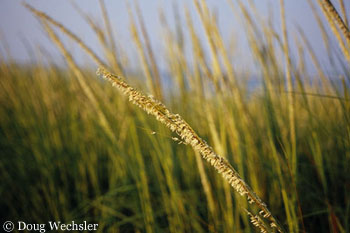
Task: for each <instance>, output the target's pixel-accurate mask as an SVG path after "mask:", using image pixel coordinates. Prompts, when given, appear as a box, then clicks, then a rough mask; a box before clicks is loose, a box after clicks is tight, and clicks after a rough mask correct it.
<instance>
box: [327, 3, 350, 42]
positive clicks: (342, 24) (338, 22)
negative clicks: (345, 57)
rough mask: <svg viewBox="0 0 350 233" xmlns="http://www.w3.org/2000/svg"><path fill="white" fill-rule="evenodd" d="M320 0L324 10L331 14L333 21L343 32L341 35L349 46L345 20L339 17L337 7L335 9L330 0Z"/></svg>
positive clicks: (349, 38)
mask: <svg viewBox="0 0 350 233" xmlns="http://www.w3.org/2000/svg"><path fill="white" fill-rule="evenodd" d="M321 2H322V4H323V7H324V8H325V10H326V11H327V12H328V14H329V15H330V16H331V18H332V20H333V21H334V22H335V24H336V25H337V26H338V27H339V29H340V31H341V32H342V33H343V36H344V37H345V39H346V42H347V44H348V46H350V31H349V28H348V27H347V26H346V24H345V22H344V21H343V19H342V18H341V17H340V15H339V13H338V12H337V9H335V7H334V5H333V4H332V2H331V1H330V0H321Z"/></svg>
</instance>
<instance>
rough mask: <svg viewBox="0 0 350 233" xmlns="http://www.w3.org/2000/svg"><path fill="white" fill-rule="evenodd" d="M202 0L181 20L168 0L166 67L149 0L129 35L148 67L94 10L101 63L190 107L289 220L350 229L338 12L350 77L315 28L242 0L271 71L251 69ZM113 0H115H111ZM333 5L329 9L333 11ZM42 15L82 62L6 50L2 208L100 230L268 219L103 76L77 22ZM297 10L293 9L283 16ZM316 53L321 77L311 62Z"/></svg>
mask: <svg viewBox="0 0 350 233" xmlns="http://www.w3.org/2000/svg"><path fill="white" fill-rule="evenodd" d="M193 2H194V6H195V8H196V9H197V12H188V11H187V10H186V9H185V8H184V9H180V10H181V11H182V12H184V13H185V14H184V16H185V17H184V18H181V19H180V18H179V19H178V21H177V22H178V27H175V29H172V27H170V26H169V25H167V22H166V17H165V16H164V14H162V10H160V17H161V19H163V22H164V25H163V26H164V28H165V30H164V34H165V36H164V39H163V40H164V41H165V43H166V44H167V47H166V51H165V53H166V54H167V56H166V57H165V58H164V60H165V62H166V64H167V66H168V71H167V72H166V75H165V74H164V72H161V71H160V70H159V67H158V64H159V63H158V60H156V59H155V57H154V55H153V54H154V51H153V50H152V46H151V45H150V43H148V42H147V41H148V40H149V35H148V34H147V30H146V26H147V25H144V24H143V20H142V13H141V11H139V10H138V8H137V7H136V8H131V9H130V12H129V14H130V16H129V17H130V18H129V20H130V32H131V35H132V38H133V43H132V42H130V44H127V45H124V46H135V47H136V48H137V52H138V58H139V59H140V69H139V70H134V69H133V70H130V69H128V64H129V62H130V61H129V62H128V57H127V55H126V54H123V53H121V52H120V51H121V50H118V48H117V47H116V43H115V40H117V38H114V37H113V36H112V33H110V30H111V27H112V26H111V22H110V21H109V19H108V17H107V15H106V14H105V13H104V14H103V15H104V16H106V17H105V18H104V19H101V20H102V21H103V22H104V26H98V27H97V23H96V22H95V21H93V20H92V19H91V18H89V17H88V15H86V18H85V19H86V20H87V22H88V23H89V24H90V25H91V27H92V29H93V30H95V32H96V36H97V37H98V38H99V41H100V43H101V47H102V48H103V51H104V58H103V59H101V60H100V61H101V63H106V64H105V65H106V66H108V67H109V68H110V69H111V70H112V71H114V72H116V73H117V74H120V75H123V76H124V77H125V78H126V79H127V80H128V82H131V83H133V85H135V86H137V87H138V88H139V89H141V90H143V91H144V92H146V93H150V94H153V95H155V96H156V97H157V98H159V99H161V100H162V101H163V102H164V103H165V104H166V105H167V106H168V107H169V108H170V109H171V110H172V111H173V112H176V113H179V114H180V115H181V116H182V117H183V118H184V119H185V120H186V121H187V122H189V123H190V125H191V126H192V127H193V128H194V129H195V130H196V131H197V132H198V133H199V135H200V136H201V137H202V138H204V139H205V140H207V141H208V143H209V144H210V145H212V146H213V148H214V150H215V151H216V152H217V153H218V154H220V155H221V156H224V157H226V158H227V159H228V160H229V161H230V162H231V164H232V165H233V166H234V167H235V168H236V169H237V170H238V172H239V173H240V174H241V176H242V177H243V178H244V180H245V181H246V182H247V183H248V184H249V185H250V186H251V187H252V188H253V190H254V191H255V192H256V193H257V194H258V195H259V196H260V197H261V198H262V199H263V200H264V201H265V202H266V203H267V204H268V206H269V208H270V210H271V212H272V213H273V214H274V216H276V217H277V218H278V219H279V221H280V222H281V224H282V225H283V227H284V228H285V229H287V230H288V231H289V232H301V231H307V232H349V231H350V226H349V222H350V196H349V189H350V180H349V179H350V178H349V175H348V171H349V169H350V168H349V166H350V124H349V117H350V101H349V100H350V99H349V91H350V90H349V81H350V80H349V78H350V75H349V71H350V69H349V61H348V60H347V54H346V51H345V52H344V50H341V48H340V47H339V45H340V44H341V42H340V41H339V42H338V43H332V42H330V41H329V40H328V39H327V38H333V37H334V36H335V34H334V33H333V32H330V31H329V30H328V29H326V28H327V27H328V26H327V25H325V23H327V22H332V21H320V29H321V31H322V32H323V33H324V34H323V36H324V37H323V38H319V39H320V40H322V41H323V43H324V46H325V47H326V48H327V49H328V52H329V54H328V55H329V56H328V57H327V58H322V59H328V60H329V61H330V62H333V63H336V66H337V67H342V68H341V69H339V70H338V73H337V74H336V75H334V73H332V74H330V73H328V72H327V70H326V69H324V67H322V62H320V61H319V58H318V57H316V56H314V52H313V51H312V48H311V46H310V44H312V41H311V42H310V41H308V39H307V38H306V37H304V36H303V33H302V31H300V33H299V34H298V35H297V36H296V39H295V40H294V41H293V42H291V41H289V40H288V38H289V37H288V36H287V37H286V36H284V35H283V34H282V33H279V32H277V31H276V29H275V28H274V27H273V26H272V25H270V24H269V21H268V20H267V21H263V20H261V21H260V20H259V17H258V16H259V13H258V11H257V9H255V7H254V4H253V3H252V2H250V3H251V4H250V5H249V6H247V5H244V4H241V2H240V1H237V2H236V1H235V2H232V3H229V4H228V7H230V6H232V9H233V12H234V13H235V14H238V15H240V17H241V20H243V21H244V22H245V23H246V33H247V38H248V43H249V46H250V49H251V51H250V52H249V53H250V56H252V57H253V58H254V62H255V65H256V67H257V70H258V71H257V72H254V73H250V72H249V70H245V72H239V71H237V70H241V69H239V68H237V69H236V67H235V66H234V65H233V64H232V62H231V57H233V56H234V55H235V54H234V50H231V49H228V46H227V45H225V44H224V42H223V41H224V40H223V38H222V37H221V33H220V31H219V29H218V26H217V22H216V18H215V11H213V10H212V9H210V8H207V5H206V2H205V1H200V2H199V1H193ZM281 2H282V3H283V1H281ZM100 6H101V9H102V11H103V10H104V9H105V8H104V7H105V6H104V3H103V1H100ZM136 6H137V5H136ZM282 6H283V5H282ZM319 6H321V5H315V12H314V13H315V16H316V17H320V18H324V17H325V16H324V15H323V14H322V12H320V11H317V10H316V7H319ZM281 9H283V7H282V8H281ZM286 10H288V9H286ZM339 12H341V10H340V11H339ZM311 13H312V12H310V14H311ZM192 14H198V15H199V17H200V19H201V23H202V27H203V29H204V33H205V34H204V35H205V36H206V37H204V38H201V39H199V35H198V32H197V30H198V29H197V28H195V27H194V26H193V23H192ZM37 17H38V19H39V20H40V22H41V23H42V25H43V26H44V29H45V30H46V31H47V32H48V36H49V38H51V39H52V41H53V43H54V44H56V45H57V46H58V47H60V45H61V47H60V50H61V52H62V53H63V56H64V58H65V61H66V62H67V64H68V68H65V67H60V66H57V65H56V64H55V62H54V61H53V60H50V58H49V57H47V56H45V54H42V53H40V51H36V52H33V56H34V57H37V62H36V63H35V64H31V65H23V64H22V65H20V64H17V63H16V62H15V61H8V60H5V59H4V55H3V56H2V60H1V63H0V151H1V157H0V158H1V159H0V184H1V186H0V194H1V200H0V209H1V210H2V211H1V214H0V215H1V217H0V218H1V219H6V220H11V221H18V220H21V221H25V222H31V223H44V222H47V221H49V220H57V221H58V220H60V221H62V222H69V221H72V220H74V221H84V220H86V221H89V222H96V223H99V232H255V231H256V229H254V227H253V226H252V224H251V223H250V222H249V219H248V216H247V214H246V212H245V208H248V203H247V202H246V201H245V200H244V199H243V198H241V197H240V196H239V195H237V194H236V193H235V192H233V190H231V188H230V187H229V185H228V184H226V183H225V182H224V180H223V179H222V178H221V177H220V176H219V175H218V174H217V173H216V172H215V171H214V170H213V169H212V168H211V167H209V166H207V164H203V162H202V160H201V158H200V157H199V155H198V154H195V153H194V152H193V151H192V150H191V148H190V147H189V146H186V145H184V144H183V143H181V140H180V139H178V138H176V137H175V135H171V133H170V132H169V130H167V129H166V128H165V127H163V126H162V125H160V124H159V123H157V122H156V121H155V120H154V119H153V118H152V117H150V116H148V115H146V114H145V113H144V112H142V111H141V110H139V109H138V108H137V107H135V106H132V105H131V104H130V103H129V102H128V101H127V100H126V99H125V98H124V97H122V96H121V95H120V94H119V93H118V91H117V90H116V89H114V88H113V87H111V86H110V84H109V83H105V82H104V81H103V80H100V79H98V78H97V77H96V75H95V74H94V68H95V67H79V66H77V65H76V63H75V60H74V59H73V58H72V57H71V55H72V54H70V53H69V52H70V51H69V50H68V49H67V48H66V47H65V45H64V43H62V39H61V38H62V37H65V36H67V33H65V32H64V28H63V27H64V26H62V27H57V24H56V25H55V21H54V20H51V21H50V18H49V19H48V18H47V17H45V16H43V15H40V14H37ZM162 17H163V18H162ZM343 17H344V16H343ZM283 18H284V14H283V11H281V23H282V26H281V27H282V28H283ZM100 23H101V22H99V24H100ZM68 26H69V25H68ZM95 26H96V27H95ZM331 26H332V25H331ZM278 31H279V30H278ZM286 31H287V32H288V28H286ZM55 33H56V34H55ZM58 33H60V34H59V36H60V37H58V36H57V34H58ZM184 34H186V35H187V36H188V38H190V39H189V40H184V39H183V35H184ZM77 36H79V35H77ZM68 38H71V39H72V38H73V41H74V40H75V39H74V37H72V35H69V34H68ZM341 39H342V36H341ZM203 40H206V43H203ZM342 41H343V43H344V46H345V48H346V49H349V46H350V45H349V44H347V42H346V41H345V39H344V40H342ZM79 43H80V45H81V44H83V43H84V42H83V41H81V42H79ZM290 43H294V44H295V45H296V46H295V47H297V48H298V50H297V51H294V52H295V53H296V54H297V56H296V57H294V56H292V55H290V54H289V47H290ZM188 50H190V52H189V54H190V55H188V54H187V53H188ZM85 51H88V53H87V55H91V53H89V50H86V49H85ZM90 52H91V51H90ZM41 59H43V60H45V64H43V63H44V62H42V60H41ZM305 60H309V62H310V61H311V62H312V63H313V65H314V66H315V67H316V70H317V75H310V74H309V72H308V69H307V67H305V63H306V62H305ZM162 62H164V61H162ZM46 63H48V64H46ZM288 77H289V78H290V80H288ZM289 81H290V83H289V84H288V82H289Z"/></svg>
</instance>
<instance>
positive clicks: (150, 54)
mask: <svg viewBox="0 0 350 233" xmlns="http://www.w3.org/2000/svg"><path fill="white" fill-rule="evenodd" d="M134 2H135V8H136V15H137V19H138V23H139V25H140V29H141V33H142V36H143V39H144V41H145V47H146V51H147V54H148V58H149V60H150V63H151V69H152V75H153V78H154V85H155V87H154V88H155V91H156V92H155V96H156V97H157V98H158V99H160V100H163V91H162V90H163V87H162V80H161V77H160V73H159V69H158V66H157V63H156V58H155V56H154V53H153V49H152V46H151V41H150V39H149V36H148V33H147V29H146V26H145V24H144V20H143V17H142V13H141V11H140V8H139V5H138V4H137V0H135V1H134Z"/></svg>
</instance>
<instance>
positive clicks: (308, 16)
mask: <svg viewBox="0 0 350 233" xmlns="http://www.w3.org/2000/svg"><path fill="white" fill-rule="evenodd" d="M26 2H28V3H29V4H31V5H32V6H34V7H35V8H37V9H39V10H41V11H44V12H46V13H47V14H48V15H50V16H51V17H53V18H54V19H56V20H58V21H59V22H61V23H62V24H64V25H65V26H67V27H68V28H69V29H70V30H71V31H73V32H75V33H76V34H77V35H79V36H80V37H81V38H83V39H84V41H85V42H86V43H87V44H88V45H89V46H90V47H92V48H93V49H94V50H95V51H100V50H101V49H100V47H99V46H98V42H97V39H96V37H95V36H94V33H93V32H92V31H91V29H90V28H89V26H88V25H87V24H86V23H85V22H84V20H83V19H82V18H81V17H80V16H79V14H77V12H76V11H75V9H74V8H73V7H72V5H71V2H70V1H68V0H31V1H26ZM126 2H127V1H126V0H105V3H106V6H107V9H108V14H109V16H110V18H111V20H112V24H113V26H114V30H115V32H116V38H117V40H118V43H120V44H122V45H123V48H125V49H126V50H127V51H130V53H132V48H133V47H134V44H133V43H132V42H131V40H130V33H129V30H128V13H127V7H126ZM129 2H132V1H129ZM138 2H139V4H140V8H141V9H142V12H143V15H144V18H145V23H146V27H147V29H148V30H149V31H150V32H151V33H150V34H151V35H152V38H151V39H152V43H153V46H154V48H155V50H156V53H157V56H162V55H163V54H162V53H161V52H160V51H162V46H163V44H162V37H161V30H160V28H161V27H160V24H159V17H158V9H159V8H160V7H162V8H164V9H165V12H166V15H167V16H169V21H170V22H172V18H173V17H172V4H173V2H174V0H139V1H138ZM176 2H177V4H178V5H179V7H180V8H181V6H183V5H187V6H188V7H189V9H190V10H191V11H193V13H194V15H195V12H194V7H193V3H192V1H191V0H187V1H186V0H178V1H176ZM207 2H208V4H209V5H210V6H213V7H214V8H215V9H217V12H218V15H219V23H220V28H221V31H222V32H224V35H225V38H228V36H229V35H232V32H235V33H236V34H235V36H236V40H237V43H238V46H240V47H241V49H242V50H243V51H244V49H246V45H245V43H244V40H245V39H244V36H243V35H244V33H243V29H244V25H242V23H241V22H239V21H238V20H237V18H236V17H234V15H233V12H232V9H231V8H230V7H229V6H228V4H227V1H226V0H208V1H207ZM255 2H256V4H257V8H258V9H259V11H260V12H261V13H262V15H264V16H266V17H268V14H269V12H271V11H272V12H274V15H275V18H276V20H277V21H276V25H279V1H278V0H256V1H255ZM285 2H286V13H287V21H288V24H289V25H290V26H291V27H290V28H292V29H291V30H290V31H289V32H290V34H293V33H294V32H295V30H294V29H293V28H295V27H294V25H299V26H300V27H302V28H303V30H305V32H306V33H307V35H308V37H309V39H310V40H312V41H313V44H312V46H313V47H314V49H315V50H317V51H319V52H318V53H319V55H320V56H322V55H325V53H324V48H323V44H322V39H321V38H320V32H319V30H318V27H317V24H316V22H315V20H314V18H313V15H312V13H311V9H310V7H309V5H308V3H307V1H306V0H286V1H285ZM346 2H347V1H346ZM75 3H76V4H77V5H78V6H79V7H80V8H81V9H82V10H83V11H84V12H87V13H89V14H90V15H91V16H93V17H94V18H96V19H101V15H100V8H99V4H98V1H97V0H75ZM349 5H350V4H349V3H347V9H349V10H350V8H349ZM195 22H197V23H198V19H197V21H196V18H195ZM101 25H103V23H102V21H101ZM197 26H198V27H199V29H201V28H200V26H199V24H197ZM0 36H1V41H3V38H4V37H5V38H6V41H7V43H8V46H9V48H10V50H11V54H12V56H13V58H14V59H15V60H17V61H19V62H28V61H30V58H29V57H28V55H27V53H26V49H25V46H24V45H23V42H22V39H23V38H25V40H26V41H28V42H30V44H32V45H33V46H35V45H40V46H41V47H43V48H45V49H46V50H47V51H49V52H50V53H51V54H53V56H54V57H55V56H56V55H57V54H58V53H57V50H56V49H55V48H54V46H53V45H52V44H51V43H50V41H49V40H48V39H47V38H46V35H45V33H44V32H43V30H42V29H41V26H40V25H39V23H38V22H37V20H36V19H35V18H34V17H33V16H32V15H31V14H30V13H29V12H28V11H27V10H26V9H25V8H24V7H23V6H22V5H21V1H20V0H0ZM290 36H291V38H292V36H293V35H290ZM67 45H68V47H69V48H70V49H71V51H73V53H74V54H75V56H76V58H77V60H78V61H79V62H80V63H82V62H85V61H86V60H87V58H86V57H85V56H84V55H83V54H82V53H81V52H80V50H79V49H78V48H77V47H76V46H75V45H74V44H73V43H72V42H69V41H68V40H67ZM0 46H1V45H0ZM0 51H2V52H3V51H4V49H3V48H2V47H1V49H0ZM243 59H244V58H243Z"/></svg>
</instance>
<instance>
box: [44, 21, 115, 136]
mask: <svg viewBox="0 0 350 233" xmlns="http://www.w3.org/2000/svg"><path fill="white" fill-rule="evenodd" d="M41 22H42V23H43V26H44V28H45V30H46V31H47V33H48V35H49V36H50V38H51V40H52V42H54V43H55V44H56V46H57V47H58V49H59V50H60V51H61V53H62V54H63V56H64V57H65V59H66V61H67V63H68V66H69V67H70V69H71V70H72V72H73V73H74V74H75V76H76V77H77V80H78V82H79V84H80V85H81V88H82V90H83V91H84V93H85V94H86V96H87V97H88V99H89V100H90V102H91V105H92V106H93V107H94V108H95V110H96V113H97V115H98V117H99V122H100V124H101V127H102V128H103V129H104V130H105V132H106V133H107V134H108V135H109V137H110V138H111V140H115V135H114V133H113V132H112V130H111V127H110V125H109V123H108V121H107V119H106V116H105V115H104V113H103V111H102V109H101V108H100V105H99V103H98V101H97V100H96V97H95V96H94V94H93V92H92V91H91V89H90V87H89V85H88V84H87V82H86V81H85V79H84V76H83V74H82V72H81V71H80V69H79V68H78V66H77V65H76V64H75V62H74V60H73V57H72V55H71V54H70V53H69V52H68V50H67V49H66V48H65V47H64V45H63V43H62V42H61V40H60V39H59V38H58V36H57V35H56V33H55V32H54V31H53V29H52V28H51V27H50V26H49V25H48V23H47V22H46V21H45V19H44V20H42V21H41Z"/></svg>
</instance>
